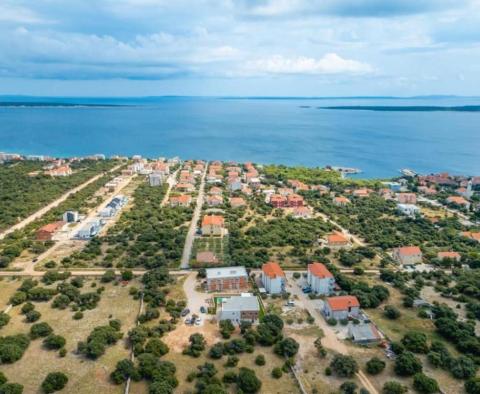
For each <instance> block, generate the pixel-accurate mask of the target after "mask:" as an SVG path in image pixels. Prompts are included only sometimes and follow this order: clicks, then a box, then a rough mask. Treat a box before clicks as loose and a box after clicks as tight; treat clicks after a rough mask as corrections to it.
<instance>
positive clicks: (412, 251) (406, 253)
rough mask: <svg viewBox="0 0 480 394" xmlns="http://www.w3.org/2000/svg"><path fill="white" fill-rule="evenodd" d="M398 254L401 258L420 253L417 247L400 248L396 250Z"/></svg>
mask: <svg viewBox="0 0 480 394" xmlns="http://www.w3.org/2000/svg"><path fill="white" fill-rule="evenodd" d="M398 252H399V253H400V254H401V255H403V256H412V255H415V254H421V253H422V251H421V250H420V248H419V247H418V246H402V247H400V248H398Z"/></svg>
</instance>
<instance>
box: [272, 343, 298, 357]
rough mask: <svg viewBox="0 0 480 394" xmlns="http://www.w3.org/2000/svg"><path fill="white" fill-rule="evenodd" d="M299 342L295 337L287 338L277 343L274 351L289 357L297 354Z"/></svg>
mask: <svg viewBox="0 0 480 394" xmlns="http://www.w3.org/2000/svg"><path fill="white" fill-rule="evenodd" d="M298 348H299V345H298V342H297V341H296V340H295V339H293V338H285V339H282V340H281V341H280V342H277V343H276V344H275V347H274V348H273V350H274V352H275V353H276V354H278V355H279V356H282V357H285V358H289V357H293V356H295V354H297V352H298Z"/></svg>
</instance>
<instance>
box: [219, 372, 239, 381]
mask: <svg viewBox="0 0 480 394" xmlns="http://www.w3.org/2000/svg"><path fill="white" fill-rule="evenodd" d="M222 381H223V383H227V384H228V383H235V382H236V381H237V374H236V373H235V372H234V371H226V372H225V373H224V375H223V378H222Z"/></svg>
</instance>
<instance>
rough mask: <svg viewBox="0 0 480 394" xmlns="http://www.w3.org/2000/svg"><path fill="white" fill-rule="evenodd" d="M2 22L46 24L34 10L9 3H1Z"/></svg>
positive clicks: (0, 14)
mask: <svg viewBox="0 0 480 394" xmlns="http://www.w3.org/2000/svg"><path fill="white" fill-rule="evenodd" d="M0 22H2V23H3V22H6V23H45V22H47V21H45V20H43V19H42V18H40V17H39V16H38V15H36V14H35V13H34V12H33V11H32V10H30V9H29V8H26V7H21V6H18V5H15V4H13V3H9V2H8V1H2V2H0Z"/></svg>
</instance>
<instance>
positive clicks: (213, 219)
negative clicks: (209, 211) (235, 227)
mask: <svg viewBox="0 0 480 394" xmlns="http://www.w3.org/2000/svg"><path fill="white" fill-rule="evenodd" d="M223 223H224V220H223V216H218V215H210V216H204V217H203V220H202V226H208V225H210V226H223Z"/></svg>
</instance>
